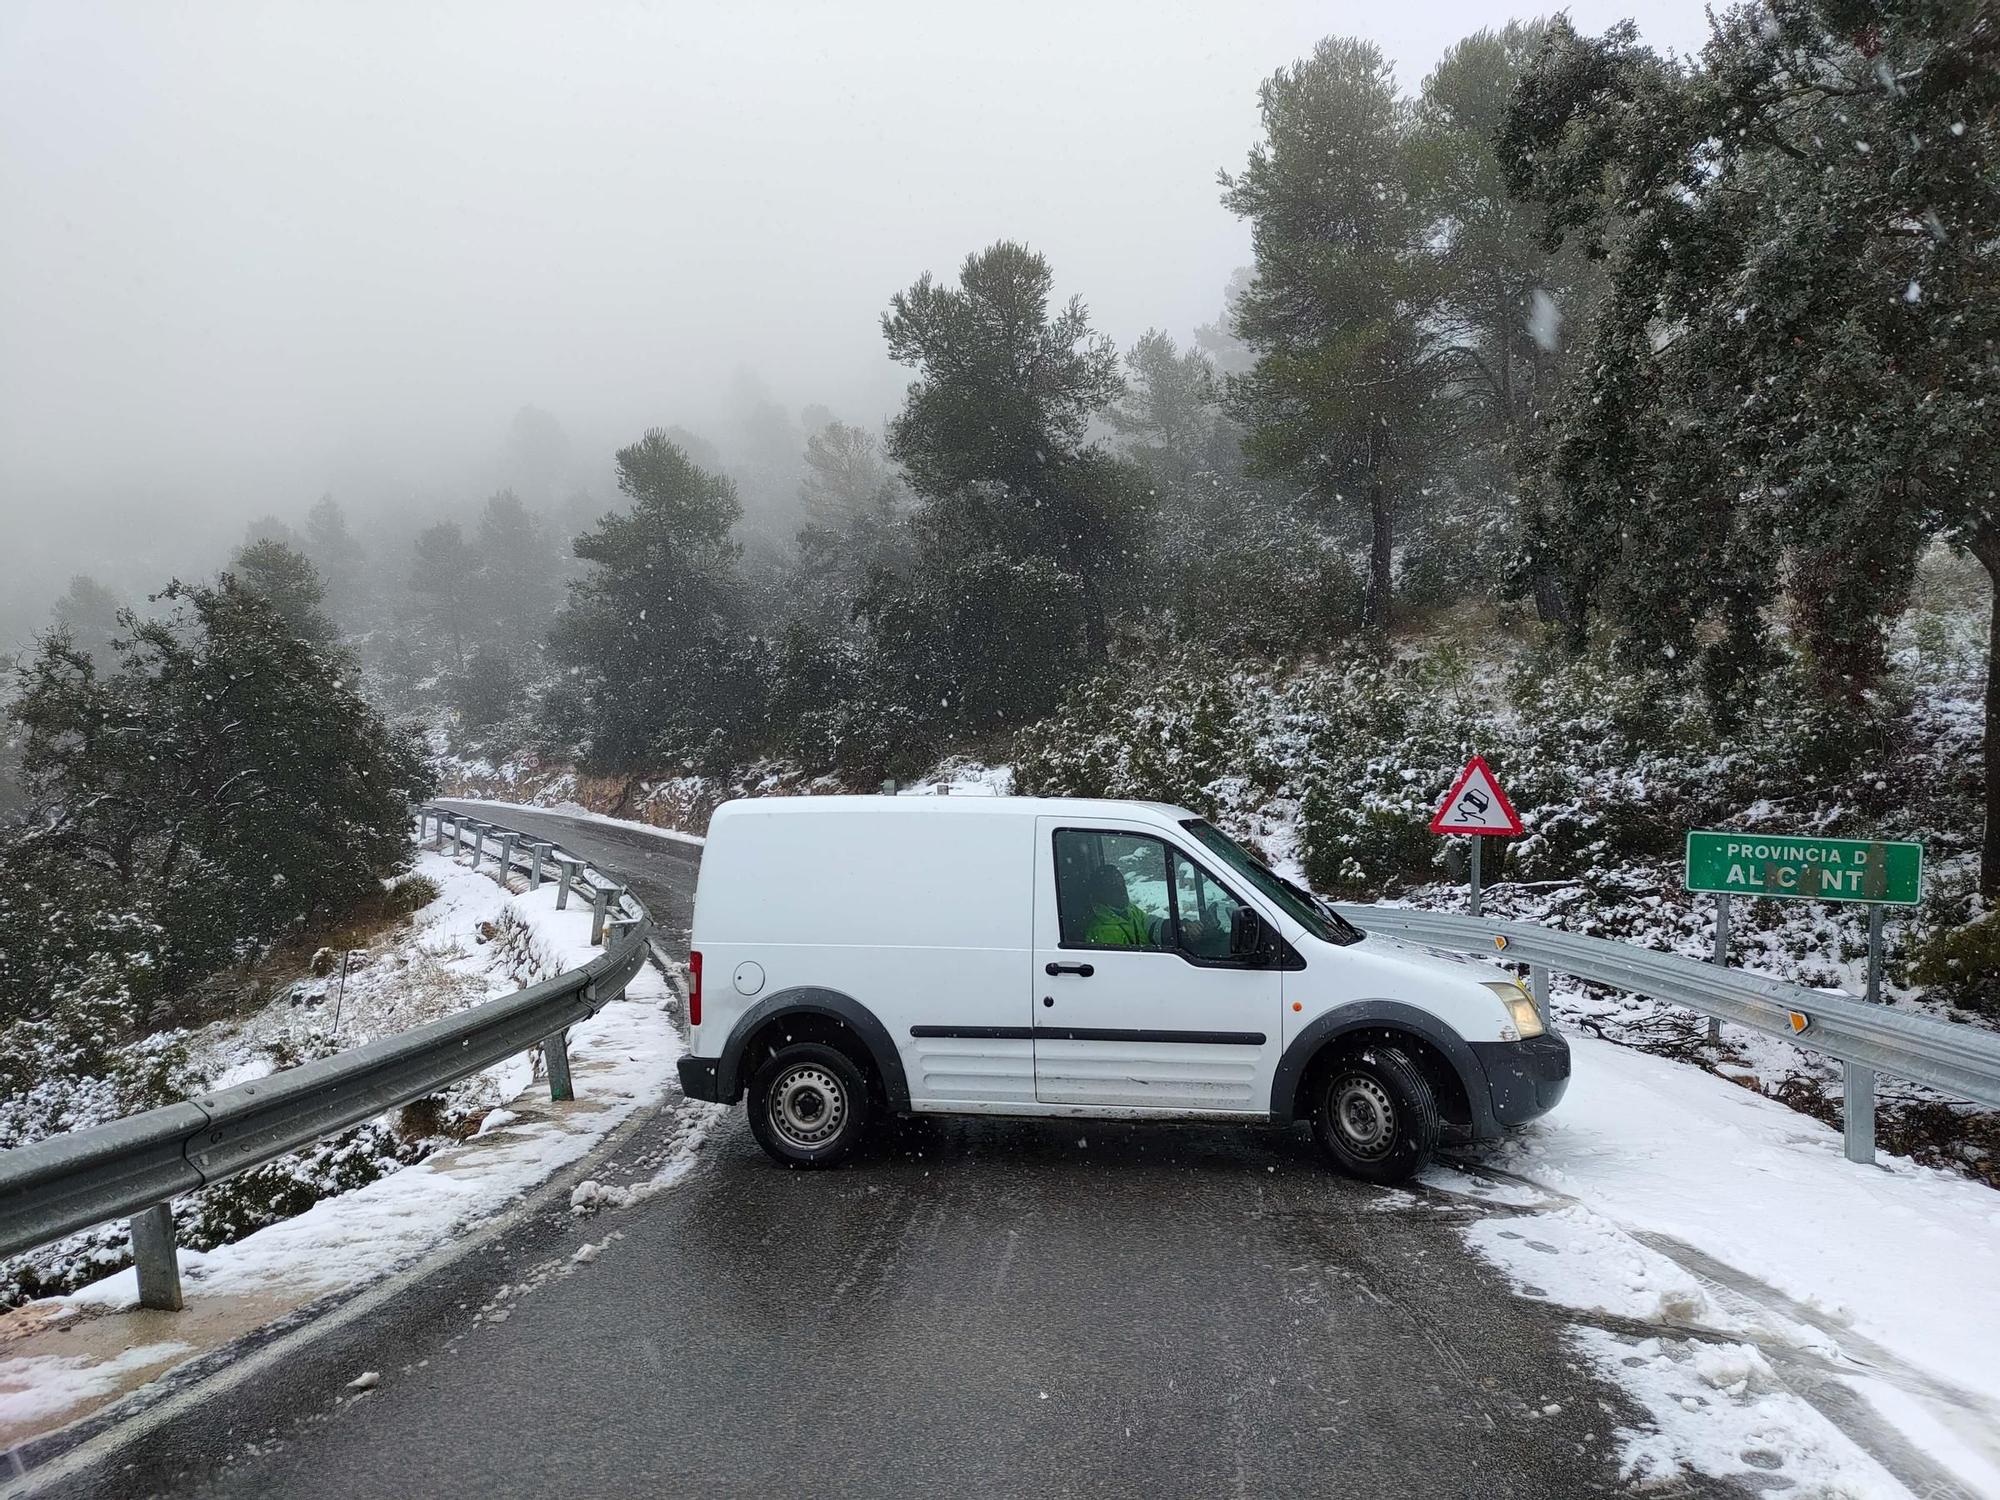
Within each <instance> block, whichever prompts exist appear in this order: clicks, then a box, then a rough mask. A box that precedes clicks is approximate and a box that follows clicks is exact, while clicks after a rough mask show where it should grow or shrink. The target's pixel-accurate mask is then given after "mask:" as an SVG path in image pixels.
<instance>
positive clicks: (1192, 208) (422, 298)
mask: <svg viewBox="0 0 2000 1500" xmlns="http://www.w3.org/2000/svg"><path fill="white" fill-rule="evenodd" d="M1532 9H1533V8H1532V7H1523V9H1522V10H1520V11H1510V10H1508V9H1506V8H1503V7H1502V6H1501V5H1499V4H1498V3H1497V0H1495V3H1481V0H1448V3H1409V4H1402V5H1361V4H1349V3H1343V4H1317V5H1306V4H1296V3H1265V4H1259V3H1255V0H1235V3H1230V0H1216V3H1210V4H1168V3H1160V0H1116V3H1103V0H1067V3H1061V4H1049V5H1036V6H1010V5H1002V4H998V3H989V4H981V5H978V6H970V5H951V4H948V3H943V0H931V3H913V4H866V5H864V4H845V5H803V4H801V5H785V6H780V5H777V4H760V3H754V0H745V3H740V4H725V5H695V4H652V5H608V4H606V5H572V4H555V3H548V4H543V5H535V6H527V5H499V4H488V3H480V4H468V5H462V6H460V5H442V4H425V3H414V4H401V3H398V4H387V3H382V4H364V3H326V4H320V5H316V6H312V7H306V6H284V7H281V6H276V5H265V4H240V5H225V4H197V5H172V6H169V5H164V4H155V3H151V0H135V3H132V4H129V5H90V4H77V3H74V0H33V3H24V0H9V3H8V4H6V5H4V6H0V204H4V206H5V209H4V220H0V223H4V226H5V227H4V230H0V589H9V590H14V591H26V592H32V591H35V590H38V589H39V590H42V591H43V592H44V594H45V597H47V598H52V597H53V596H54V595H55V594H56V593H57V592H59V591H60V589H61V587H62V586H63V583H64V581H65V579H66V577H67V574H68V573H69V572H70V571H74V570H75V569H76V568H78V567H83V566H87V565H88V564H89V563H90V561H91V559H92V558H93V557H96V556H98V555H99V554H101V553H103V552H105V551H106V550H107V549H111V550H116V549H117V548H120V547H125V548H130V547H133V546H135V545H136V546H143V547H148V548H156V549H157V550H159V551H160V552H161V553H162V570H161V576H164V571H165V568H166V567H167V566H172V567H178V568H181V569H184V570H185V569H188V568H191V567H198V566H202V565H203V559H202V558H201V557H199V556H183V555H181V554H195V553H197V552H199V550H200V549H202V548H213V547H217V546H227V545H228V544H230V543H232V542H234V541H235V540H237V539H239V534H240V531H241V527H242V523H243V521H244V520H245V519H246V518H248V517H249V516H251V515H254V514H261V513H264V512H272V511H275V512H277V513H279V514H281V515H286V516H290V517H294V518H295V517H296V515H297V514H298V513H299V512H302V511H303V510H304V508H305V507H306V506H307V505H308V504H310V503H311V501H312V500H313V499H314V498H316V497H317V496H318V495H319V494H320V493H321V492H323V491H325V490H328V489H332V490H333V491H334V492H335V493H336V495H338V496H340V498H342V499H343V500H344V501H347V502H348V503H350V505H354V506H358V507H361V508H364V509H365V508H366V507H367V506H368V505H371V504H374V505H381V504H385V503H390V502H392V501H395V500H396V499H397V497H400V496H436V495H438V494H442V493H447V492H450V491H452V490H454V488H456V487H464V486H474V485H477V484H478V483H480V482H482V481H483V480H484V478H485V477H486V475H485V472H484V470H483V469H482V467H481V466H482V465H486V466H488V467H490V465H491V463H492V461H493V455H494V454H496V453H497V452H498V451H499V449H500V448H501V446H502V444H503V443H504V439H505V433H506V429H507V424H508V422H509V420H510V419H511V417H512V415H513V413H514V412H515V411H516V410H517V409H518V408H519V407H521V406H522V405H523V404H527V403H533V404H534V405H536V406H539V407H541V408H543V409H545V410H546V411H548V412H551V413H553V414H554V415H555V416H556V417H557V418H558V419H559V420H560V421H561V423H562V424H563V426H564V427H565V428H566V429H567V431H568V433H569V435H570V437H571V439H572V440H573V443H574V446H575V449H576V451H577V452H578V454H579V455H580V459H581V460H582V461H584V462H585V465H586V467H588V468H589V470H590V473H589V474H586V475H581V476H579V477H580V478H582V479H584V480H589V479H590V478H591V477H592V476H593V475H597V474H600V473H601V471H602V469H603V467H604V465H605V464H606V463H607V462H608V458H609V453H610V450H611V449H612V448H613V447H615V446H616V445H618V444H620V443H622V442H626V441H630V440H631V439H632V438H634V437H636V436H637V435H638V434H639V432H641V431H642V430H643V429H644V428H645V427H647V426H649V425H654V424H669V423H680V424H683V425H686V426H688V427H692V428H695V429H697V430H699V429H700V428H701V427H702V425H703V422H704V420H706V419H708V418H710V417H711V416H712V415H713V413H714V412H715V410H716V409H717V403H718V402H719V401H720V399H721V393H722V392H723V391H724V389H725V388H726V387H727V386H728V384H729V382H730V380H731V379H732V377H734V376H735V375H736V374H737V372H738V371H739V370H741V369H744V368H748V369H750V370H754V371H755V372H756V374H757V375H758V376H759V377H760V378H761V380H762V381H763V382H764V384H765V385H766V386H767V387H768V388H769V389H770V391H771V392H772V393H773V394H774V395H775V397H776V398H777V399H778V400H779V401H781V402H782V403H784V404H785V405H787V406H788V407H790V408H791V409H792V411H793V412H794V413H796V412H797V410H798V408H799V407H800V406H802V405H803V404H805V403H806V402H809V401H815V402H823V403H825V404H826V405H828V406H830V407H831V408H832V409H833V410H834V411H835V412H836V413H837V414H839V415H840V416H842V417H845V418H847V419H848V420H853V421H858V422H861V423H862V424H864V425H867V426H871V427H873V426H875V425H877V424H879V423H880V421H881V420H882V419H883V418H884V417H885V416H887V415H888V414H889V413H890V412H891V411H892V410H893V409H894V407H895V405H896V401H897V397H898V393H899V392H900V390H901V388H902V386H903V384H904V382H905V380H906V379H907V376H906V374H905V373H904V372H902V371H900V370H898V369H896V368H895V367H893V366H891V365H889V363H888V362H887V360H886V358H885V357H884V355H883V352H882V340H881V336H880V333H879V330H878V326H877V322H878V319H879V316H880V314H881V312H882V310H883V307H884V305H885V304H886V303H887V301H888V298H889V296H890V294H891V293H893V292H895V291H896V290H897V289H899V288H901V287H903V286H906V285H907V284H909V282H911V281H912V280H914V279H915V278H916V277H917V275H918V274H920V273H921V272H923V271H925V270H932V271H935V272H937V273H939V274H940V275H949V274H950V273H951V272H952V271H953V270H954V268H955V267H956V266H957V264H958V262H959V261H960V260H961V259H962V258H963V257H964V255H965V254H966V253H967V252H968V251H970V250H973V249H976V248H978V247H981V246H984V245H986V244H988V243H990V242H991V241H993V240H995V239H998V238H1001V237H1003V236H1004V237H1012V238H1017V239H1021V240H1025V241H1026V242H1027V243H1029V244H1030V245H1031V246H1033V247H1034V248H1036V249H1038V250H1040V251H1042V252H1044V253H1045V254H1046V255H1048V257H1049V258H1050V260H1051V262H1052V264H1053V265H1054V267H1055V271H1056V275H1057V279H1058V290H1059V292H1060V293H1061V294H1063V295H1067V294H1068V293H1070V292H1076V293H1080V294H1082V296H1083V297H1084V298H1085V300H1086V301H1087V302H1088V303H1089V305H1090V307H1091V310H1092V313H1093V315H1094V318H1095V320H1096V322H1097V324H1098V325H1099V326H1100V327H1101V328H1103V329H1105V330H1106V331H1108V332H1110V333H1111V334H1113V335H1114V336H1115V337H1116V338H1117V339H1118V340H1119V342H1120V343H1121V345H1122V344H1127V343H1129V342H1130V341H1131V340H1132V339H1133V338H1134V337H1136V336H1137V335H1138V334H1139V333H1141V332H1142V331H1144V330H1145V329H1146V328H1147V327H1149V326H1154V325H1159V326H1163V327H1165V328H1167V329H1168V330H1169V331H1171V332H1173V333H1175V334H1176V335H1177V336H1182V337H1184V336H1186V335H1187V334H1188V333H1189V332H1190V331H1191V330H1192V329H1193V328H1194V326H1195V325H1197V324H1199V323H1202V322H1206V321H1210V320H1212V319H1213V318H1214V317H1215V315H1216V313H1217V311H1218V310H1219V307H1220V301H1221V295H1222V288H1223V285H1224V283H1225V282H1226V281H1227V279H1228V277H1229V274H1230V272H1231V271H1232V270H1233V269H1234V268H1236V267H1237V266H1240V265H1243V264H1245V263H1247V261H1248V260H1249V235H1248V230H1247V227H1246V226H1244V225H1242V224H1240V223H1238V222H1237V221H1236V220H1235V219H1233V218H1232V217H1231V216H1230V215H1229V214H1228V213H1227V212H1226V211H1225V210H1224V209H1223V208H1222V207H1221V206H1220V204H1219V203H1218V201H1217V188H1216V185H1215V173H1216V171H1217V169H1218V168H1228V169H1231V170H1234V169H1236V168H1237V167H1239V166H1240V165H1241V164H1242V161H1243V157H1244V154H1245V152H1246V151H1247V150H1248V148H1249V147H1250V145H1251V144H1252V142H1253V141H1254V140H1255V139H1256V136H1257V124H1258V122H1257V114H1256V88H1257V84H1258V83H1259V81H1260V80H1262V79H1263V78H1264V77H1266V76H1267V75H1268V74H1269V73H1270V72H1271V71H1272V70H1273V69H1274V68H1276V67H1278V66H1280V65H1282V64H1285V63H1287V62H1290V61H1291V60H1293V59H1294V58H1296V57H1298V56H1300V55H1302V54H1304V53H1305V52H1307V51H1308V50H1309V49H1310V48H1311V46H1312V45H1313V43H1314V42H1315V41H1317V40H1318V39H1319V38H1320V37H1322V36H1325V35H1328V34H1332V33H1336V32H1347V33H1357V34H1362V35H1368V36H1371V37H1373V38H1374V39H1376V40H1377V41H1378V42H1380V43H1381V44H1382V46H1383V48H1384V50H1385V51H1386V52H1387V53H1388V54H1389V55H1390V56H1391V57H1392V58H1394V59H1396V61H1397V63H1398V71H1399V75H1400V76H1401V78H1402V80H1403V82H1404V84H1405V86H1406V87H1407V88H1410V89H1412V90H1414V89H1415V87H1416V86H1417V84H1418V83H1419V82H1420V81H1421V78H1422V75H1423V74H1424V73H1425V72H1426V71H1427V70H1428V68H1429V67H1430V65H1431V64H1432V63H1433V62H1434V61H1435V60H1436V58H1437V56H1438V55H1439V53H1440V52H1441V51H1442V50H1443V49H1444V48H1445V47H1446V46H1448V45H1449V44H1450V43H1451V42H1452V41H1454V40H1456V39H1457V38H1458V37H1459V36H1461V35H1463V34H1465V33H1466V32H1469V31H1471V30H1474V29H1477V28H1478V27H1480V26H1486V25H1497V24H1500V23H1501V22H1503V21H1505V20H1506V19H1507V18H1508V17H1509V15H1511V14H1522V13H1532ZM1571 9H1572V13H1573V15H1574V17H1575V19H1576V20H1577V22H1578V24H1579V25H1580V26H1582V27H1583V28H1585V29H1586V30H1590V31H1598V30H1602V29H1603V27H1604V26H1606V25H1608V24H1609V23H1610V22H1612V21H1614V20H1616V19H1619V18H1620V17H1622V16H1625V15H1628V14H1629V15H1633V16H1634V17H1635V18H1636V19H1637V20H1638V21H1639V24H1640V27H1641V30H1642V33H1643V34H1644V36H1645V37H1646V39H1647V40H1648V41H1650V42H1652V43H1653V44H1655V45H1658V46H1665V47H1673V48H1676V49H1679V50H1688V49H1691V48H1693V47H1696V46H1698V45H1699V43H1700V41H1701V39H1702V38H1703V36H1704V35H1705V34H1706V27H1705V23H1704V21H1703V19H1702V13H1701V5H1700V4H1699V3H1698V0H1639V3H1635V0H1626V3H1598V0H1591V3H1579V4H1576V5H1574V6H1573V7H1571ZM465 498H466V499H468V500H471V499H476V498H478V496H476V495H468V496H466V497H465ZM107 516H115V517H116V518H117V521H116V524H113V525H106V524H105V523H104V518H105V517H107ZM177 549H178V550H177ZM217 560H219V559H217ZM207 565H208V566H210V567H212V566H213V563H212V562H210V563H208V564H207ZM14 602H15V603H16V604H17V605H18V604H19V603H20V602H21V599H20V598H17V599H16V600H15V601H14ZM44 602H45V601H44ZM36 607H37V608H40V607H41V606H40V605H37V606H36ZM4 644H5V643H0V645H4Z"/></svg>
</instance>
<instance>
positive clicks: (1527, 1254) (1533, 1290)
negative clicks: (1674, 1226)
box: [1465, 1207, 1738, 1330]
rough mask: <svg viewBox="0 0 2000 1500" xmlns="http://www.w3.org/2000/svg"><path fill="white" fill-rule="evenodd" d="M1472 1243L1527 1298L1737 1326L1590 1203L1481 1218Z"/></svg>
mask: <svg viewBox="0 0 2000 1500" xmlns="http://www.w3.org/2000/svg"><path fill="white" fill-rule="evenodd" d="M1465 1242H1466V1243H1467V1244H1468V1245H1470V1246H1471V1247H1472V1248H1473V1249H1474V1250H1476V1251H1478V1252H1479V1253H1480V1255H1482V1256H1484V1257H1485V1258H1486V1259H1487V1260H1489V1261H1491V1262H1492V1263H1493V1264H1494V1265H1496V1266H1498V1267H1499V1268H1500V1269H1501V1270H1503V1271H1505V1272H1506V1273H1507V1274H1508V1276H1509V1277H1511V1278H1512V1279H1513V1280H1514V1281H1516V1282H1517V1283H1518V1284H1519V1285H1520V1287H1521V1290H1522V1291H1523V1293H1524V1294H1525V1295H1527V1296H1531V1297H1538V1298H1543V1299H1548V1300H1553V1301H1556V1302H1560V1303H1562V1304H1563V1305H1564V1306H1566V1307H1575V1308H1580V1309H1582V1310H1584V1311H1589V1312H1603V1313H1609V1314H1611V1315H1612V1316H1614V1317H1620V1318H1632V1319H1634V1320H1636V1321H1638V1322H1642V1323H1664V1324H1667V1325H1669V1326H1671V1327H1676V1328H1714V1329H1728V1330H1733V1329H1735V1328H1736V1327H1738V1324H1737V1322H1736V1320H1735V1319H1734V1318H1732V1317H1731V1316H1730V1315H1729V1314H1728V1313H1726V1312H1724V1311H1723V1310H1722V1309H1721V1308H1720V1307H1718V1306H1716V1304H1715V1302H1714V1300H1713V1299H1712V1298H1711V1297H1710V1296H1709V1295H1708V1293H1707V1292H1706V1291H1704V1290H1703V1289H1702V1285H1701V1283H1700V1282H1698V1281H1696V1280H1695V1279H1694V1277H1692V1276H1690V1275H1689V1274H1688V1273H1687V1272H1686V1271H1684V1270H1682V1269H1681V1268H1680V1267H1679V1266H1677V1265H1675V1264H1674V1263H1673V1262H1672V1261H1670V1260H1668V1259H1667V1258H1666V1257H1665V1256H1664V1255H1661V1254H1660V1253H1659V1252H1658V1251H1656V1250H1649V1249H1648V1248H1646V1246H1644V1245H1642V1244H1640V1243H1639V1242H1638V1241H1637V1240H1635V1239H1633V1238H1632V1237H1631V1236H1630V1235H1627V1234H1625V1233H1623V1232H1622V1231H1620V1230H1619V1228H1618V1226H1617V1225H1615V1224H1613V1223H1611V1222H1610V1221H1609V1220H1607V1219H1604V1218H1601V1217H1600V1216H1598V1215H1597V1214H1594V1213H1592V1212H1590V1211H1589V1210H1588V1209H1585V1208H1580V1207H1578V1208H1564V1209H1558V1210H1556V1211H1555V1212H1554V1213H1542V1214H1522V1215H1518V1216H1509V1217H1506V1218H1495V1219H1482V1220H1480V1221H1479V1222H1478V1223H1477V1224H1473V1225H1470V1226H1469V1227H1468V1228H1467V1229H1466V1231H1465Z"/></svg>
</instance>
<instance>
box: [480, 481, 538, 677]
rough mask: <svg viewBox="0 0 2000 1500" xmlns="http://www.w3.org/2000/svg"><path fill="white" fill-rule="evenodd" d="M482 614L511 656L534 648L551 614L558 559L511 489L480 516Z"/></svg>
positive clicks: (532, 515) (488, 504) (535, 520)
mask: <svg viewBox="0 0 2000 1500" xmlns="http://www.w3.org/2000/svg"><path fill="white" fill-rule="evenodd" d="M475 546H476V549H477V552H478V557H479V607H480V613H481V614H482V615H484V616H485V617H486V618H487V619H488V620H490V621H491V622H492V626H493V628H494V630H496V631H497V632H498V633H499V634H500V635H501V636H503V637H505V638H506V639H507V640H508V641H509V642H510V643H511V646H512V649H513V650H514V651H515V652H517V653H518V652H521V651H526V650H529V649H531V648H532V646H533V643H534V642H535V641H536V640H537V639H538V638H539V637H540V636H541V634H542V632H543V631H544V630H545V629H546V628H547V627H548V622H549V617H550V616H551V615H553V614H554V613H555V605H556V584H555V576H556V570H557V562H558V559H557V557H556V553H555V549H554V548H553V547H551V546H550V545H549V541H548V535H547V531H546V529H545V528H544V527H543V525H542V521H541V518H540V517H539V516H537V515H536V514H535V513H534V512H533V511H531V510H529V509H528V508H527V506H525V505H523V504H522V503H521V500H520V497H519V496H518V495H516V494H515V493H514V492H513V491H512V490H502V491H500V493H499V494H497V495H494V496H493V497H492V498H491V499H489V500H488V501H487V502H486V509H485V510H484V511H482V512H481V513H480V517H479V536H478V540H477V542H476V543H475Z"/></svg>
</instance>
